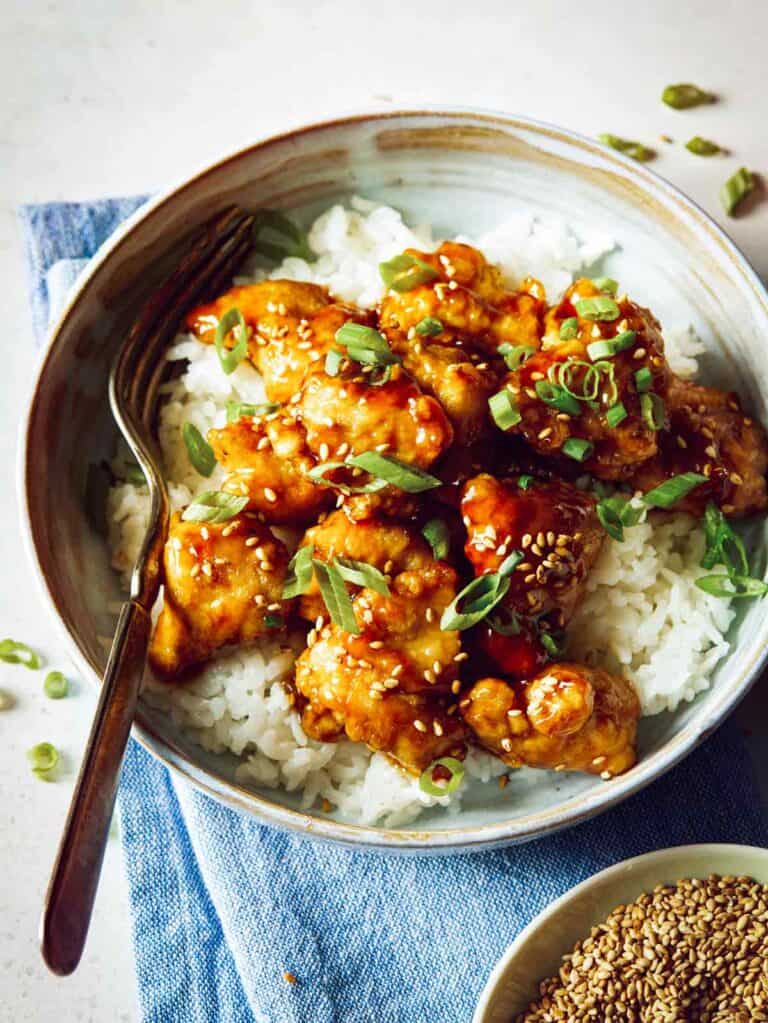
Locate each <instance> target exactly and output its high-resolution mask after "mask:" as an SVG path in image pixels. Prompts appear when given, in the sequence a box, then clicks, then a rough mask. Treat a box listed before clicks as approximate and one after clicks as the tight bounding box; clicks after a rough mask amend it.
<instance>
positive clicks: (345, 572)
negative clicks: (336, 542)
mask: <svg viewBox="0 0 768 1023" xmlns="http://www.w3.org/2000/svg"><path fill="white" fill-rule="evenodd" d="M334 564H335V565H336V567H337V568H338V570H339V573H340V575H341V578H342V579H343V580H344V582H345V583H352V585H353V586H362V587H365V588H367V589H369V590H373V591H374V592H376V593H381V594H382V595H383V596H385V597H388V596H389V585H388V583H387V580H386V578H385V576H384V575H383V574H382V573H381V572H380V571H379V570H378V568H376V566H375V565H369V564H368V563H367V562H365V561H353V560H352V559H351V558H335V559H334Z"/></svg>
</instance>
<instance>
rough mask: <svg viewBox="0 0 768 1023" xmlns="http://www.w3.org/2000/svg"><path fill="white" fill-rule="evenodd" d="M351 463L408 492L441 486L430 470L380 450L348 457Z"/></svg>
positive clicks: (418, 491)
mask: <svg viewBox="0 0 768 1023" xmlns="http://www.w3.org/2000/svg"><path fill="white" fill-rule="evenodd" d="M347 462H348V464H349V465H353V466H355V467H356V468H358V469H363V470H364V471H365V472H368V473H370V474H371V476H373V477H374V478H375V479H376V480H383V481H384V482H385V483H390V484H391V485H392V486H393V487H397V488H398V489H399V490H404V491H405V492H406V494H420V493H422V492H423V491H425V490H434V488H435V487H441V486H442V485H443V484H442V481H441V480H439V479H437V478H436V477H435V476H430V474H429V473H428V472H424V471H423V470H422V469H417V468H416V466H415V465H409V464H408V463H407V462H401V461H400V459H399V458H394V457H393V456H392V455H382V454H381V453H380V452H378V451H363V452H362V453H361V454H359V455H352V457H351V458H348V459H347Z"/></svg>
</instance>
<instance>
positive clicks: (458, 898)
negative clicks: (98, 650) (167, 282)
mask: <svg viewBox="0 0 768 1023" xmlns="http://www.w3.org/2000/svg"><path fill="white" fill-rule="evenodd" d="M141 202H142V199H141V198H133V199H111V200H102V201H99V202H89V203H48V204H45V205H37V206H27V207H24V208H23V210H22V211H21V213H20V219H21V224H22V229H23V233H24V237H25V242H26V250H27V258H28V265H29V273H30V289H31V295H32V309H33V321H34V325H35V330H36V334H37V339H38V341H40V340H42V338H43V336H44V333H45V329H46V324H47V321H48V318H49V317H50V316H51V315H52V314H53V313H54V312H55V309H56V307H57V306H58V305H60V303H61V302H62V300H63V298H64V297H65V293H66V289H67V287H68V286H71V283H72V281H73V280H74V278H75V277H76V276H77V273H78V272H79V271H80V270H81V269H82V267H83V266H84V265H85V262H87V260H88V259H89V258H90V257H91V256H92V255H93V254H94V252H95V251H96V249H97V248H98V246H99V245H100V244H101V243H102V242H103V241H104V240H105V239H106V238H107V237H108V235H109V234H110V232H111V231H112V230H114V228H115V227H116V226H117V225H118V223H119V222H120V221H121V220H122V219H123V218H124V217H125V216H127V215H128V214H129V213H130V212H132V211H133V210H134V209H136V208H137V207H138V206H139V205H140V204H141ZM119 803H120V812H121V822H122V837H123V843H124V850H125V862H126V869H127V873H128V884H129V890H130V903H131V909H132V917H133V939H134V948H135V953H136V966H137V972H138V982H139V999H140V1011H141V1019H142V1020H143V1021H145V1023H189V1021H193V1023H426V1021H429V1023H468V1021H469V1020H470V1019H471V1016H472V1011H473V1008H474V1005H475V1003H476V1000H477V997H478V995H479V993H480V990H481V989H482V987H483V984H484V983H485V980H486V977H487V975H488V972H489V971H490V969H491V967H492V966H493V964H494V963H495V962H496V960H497V958H498V957H499V956H500V955H501V953H502V952H503V951H504V949H505V948H506V946H507V945H508V944H509V942H510V941H511V940H512V939H513V938H514V936H515V935H516V934H517V933H518V932H519V931H520V929H521V928H522V927H523V926H525V924H526V923H528V922H529V921H530V920H531V919H532V918H533V917H534V916H535V915H536V914H537V913H538V912H539V911H540V910H541V909H543V908H544V907H545V906H546V905H547V904H548V903H549V902H551V900H552V899H554V898H556V897H557V896H558V895H560V894H562V893H563V892H564V891H566V890H567V889H568V888H570V887H571V886H572V885H574V884H576V883H577V882H579V881H582V880H583V879H584V878H586V877H588V876H590V875H591V874H593V873H594V872H595V871H597V870H600V869H602V868H603V867H606V866H609V865H610V864H612V863H615V862H617V861H618V860H621V859H624V858H625V857H628V856H634V855H637V854H639V853H642V852H646V851H648V850H651V849H656V848H660V847H664V846H669V845H677V844H683V843H687V842H744V843H750V844H757V845H765V844H767V843H768V826H767V822H766V819H765V817H764V816H763V814H762V812H761V809H760V803H759V797H758V795H757V789H756V786H755V783H754V779H753V777H752V769H751V765H750V762H749V758H748V756H747V753H746V750H745V748H744V744H743V742H742V739H741V736H740V735H739V733H738V730H737V728H736V726H735V725H734V724H733V723H728V724H726V725H725V726H723V728H721V729H720V730H719V731H718V732H717V733H716V734H715V735H714V736H713V737H712V738H710V739H709V740H708V741H707V742H706V743H705V744H704V745H703V746H702V747H700V748H699V749H698V750H697V751H696V752H695V753H693V754H692V755H691V756H690V757H688V759H687V760H686V761H685V762H684V763H683V764H681V765H679V766H678V767H677V768H675V769H674V770H673V771H671V772H669V773H668V774H667V775H666V776H665V777H664V778H662V779H660V780H659V781H657V782H656V783H655V784H653V785H652V786H650V787H649V788H647V789H646V790H645V791H644V792H642V793H640V794H639V795H637V796H635V797H633V798H632V799H629V800H627V801H626V802H625V803H623V804H622V805H621V806H619V807H617V808H616V809H614V810H612V811H609V812H608V813H605V814H603V815H602V816H601V817H600V818H598V819H597V820H594V821H591V822H589V823H587V824H582V825H580V826H579V827H576V828H573V829H571V830H569V831H567V832H565V833H560V834H558V835H555V836H552V837H549V838H546V839H542V840H540V841H537V842H532V843H529V844H528V845H525V846H515V847H512V848H510V849H506V850H502V851H495V852H488V853H483V854H476V855H464V856H454V857H440V858H435V857H433V858H428V859H426V858H415V857H402V856H401V857H394V856H382V855H374V854H369V853H363V852H350V851H348V850H346V849H341V848H336V847H334V846H330V845H323V844H320V843H317V842H313V841H309V840H306V839H299V838H297V837H294V836H291V835H288V834H284V833H281V832H279V831H276V830H273V829H271V828H267V827H264V826H262V825H259V824H258V823H257V822H256V821H255V820H253V819H251V818H249V817H246V816H245V815H242V814H239V813H237V812H235V811H232V810H229V809H226V808H225V807H223V806H221V805H219V804H218V803H216V802H214V801H213V800H212V799H210V798H208V797H207V796H204V795H202V794H201V793H199V792H197V791H196V790H194V789H192V788H191V787H190V786H188V785H187V784H186V783H185V782H183V781H181V780H179V779H177V778H175V777H172V776H171V775H170V774H169V772H168V771H167V770H166V769H165V768H163V767H162V766H160V765H159V764H158V763H156V762H155V761H154V760H153V759H152V758H151V757H150V756H149V755H148V754H147V753H146V752H145V751H144V750H143V749H142V748H141V747H140V746H139V745H138V743H136V742H134V741H131V742H130V744H129V749H128V753H127V756H126V762H125V766H124V769H123V775H122V781H121V786H120V798H119ZM285 970H289V971H291V972H292V973H293V974H295V976H296V977H297V978H298V983H297V984H296V985H293V986H292V985H289V984H287V983H286V982H285V981H284V979H283V976H282V974H283V971H285Z"/></svg>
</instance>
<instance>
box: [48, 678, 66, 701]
mask: <svg viewBox="0 0 768 1023" xmlns="http://www.w3.org/2000/svg"><path fill="white" fill-rule="evenodd" d="M43 692H44V693H45V695H46V696H47V697H48V699H49V700H61V699H63V698H64V697H65V696H66V695H67V693H68V692H69V682H67V680H66V678H65V676H64V675H63V674H62V673H61V672H60V671H49V672H48V674H47V675H46V676H45V682H43Z"/></svg>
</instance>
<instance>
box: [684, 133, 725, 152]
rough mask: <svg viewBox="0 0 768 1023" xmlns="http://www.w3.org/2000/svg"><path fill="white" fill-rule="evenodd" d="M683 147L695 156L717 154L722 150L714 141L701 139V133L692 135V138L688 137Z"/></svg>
mask: <svg viewBox="0 0 768 1023" xmlns="http://www.w3.org/2000/svg"><path fill="white" fill-rule="evenodd" d="M685 148H686V149H687V150H688V152H690V153H693V154H694V155H695V156H717V154H718V153H720V152H722V150H721V149H720V146H718V144H717V143H716V142H710V140H709V139H703V138H702V137H701V135H694V136H693V138H692V139H688V141H687V142H686V143H685Z"/></svg>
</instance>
